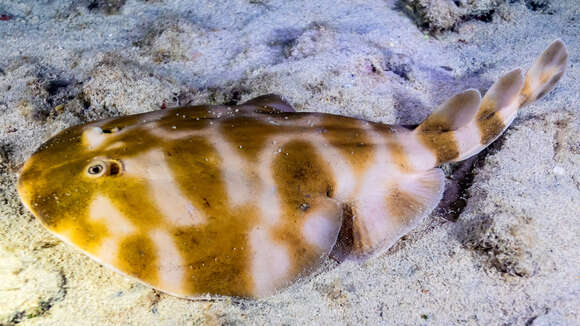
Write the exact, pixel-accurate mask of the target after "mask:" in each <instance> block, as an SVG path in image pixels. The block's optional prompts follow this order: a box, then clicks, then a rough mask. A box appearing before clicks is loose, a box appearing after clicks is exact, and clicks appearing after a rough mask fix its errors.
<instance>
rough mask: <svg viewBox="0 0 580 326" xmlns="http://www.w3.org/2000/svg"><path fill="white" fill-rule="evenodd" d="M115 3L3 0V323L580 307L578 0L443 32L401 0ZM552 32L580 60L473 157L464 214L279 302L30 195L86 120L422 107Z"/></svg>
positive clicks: (354, 317) (299, 319)
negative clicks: (23, 182) (230, 286)
mask: <svg viewBox="0 0 580 326" xmlns="http://www.w3.org/2000/svg"><path fill="white" fill-rule="evenodd" d="M105 2H107V1H104V0H98V1H92V0H91V1H89V0H86V1H38V2H33V1H24V0H21V1H9V0H0V15H2V14H4V15H7V16H9V18H11V19H9V20H0V187H1V190H0V325H13V324H18V323H20V324H23V325H107V324H123V325H176V324H188V325H189V324H192V325H197V324H292V325H294V324H298V325H303V324H327V325H336V324H351V325H354V324H409V325H422V324H433V325H451V324H458V325H465V324H469V325H504V324H515V325H524V324H526V325H578V324H580V310H579V308H578V307H580V240H579V239H580V137H579V135H580V133H579V131H580V122H579V121H580V120H579V110H578V107H579V105H580V96H579V92H578V90H579V89H580V84H579V83H578V79H579V78H580V73H579V59H580V26H579V20H580V4H579V3H578V2H577V1H551V2H550V7H549V8H547V9H546V10H545V11H541V10H540V11H532V10H530V9H529V8H527V7H526V6H525V5H524V4H523V2H528V3H531V2H534V1H522V2H521V3H520V2H516V3H512V4H509V5H500V6H499V7H498V8H496V10H495V13H494V14H493V15H491V17H492V18H493V21H492V22H488V23H486V22H482V21H479V20H470V21H468V22H465V23H463V24H461V25H459V27H458V28H457V32H444V33H442V34H437V35H436V37H433V36H429V35H426V34H424V33H423V32H421V31H420V30H419V29H417V26H416V25H415V24H414V22H413V21H412V20H411V19H409V18H408V17H407V16H405V15H404V14H403V13H402V12H401V11H399V10H395V9H394V8H395V3H394V1H383V0H374V1H334V0H320V1H312V2H311V1H304V2H296V3H294V2H292V3H291V2H289V1H274V0H272V1H269V0H264V1H259V0H254V1H241V0H239V1H227V3H226V2H225V1H224V2H223V3H224V4H216V1H197V2H196V3H195V4H191V3H190V1H175V2H171V1H162V0H158V1H154V0H152V1H135V0H132V1H127V3H126V4H125V5H123V6H122V7H121V8H120V11H118V12H117V13H114V12H113V13H112V14H111V15H107V14H106V13H105V12H106V11H107V10H105V9H103V5H102V3H105ZM108 2H109V3H114V2H122V1H108ZM535 2H542V1H535ZM219 3H222V2H219ZM91 4H101V5H100V6H97V8H95V9H92V10H89V9H87V8H88V7H93V6H91ZM111 10H112V9H111ZM112 11H114V10H112ZM555 38H562V39H563V40H564V42H565V43H566V44H567V45H568V49H569V52H570V60H569V65H568V71H567V73H566V74H565V76H564V77H563V79H562V80H561V82H560V84H559V85H558V86H557V88H556V89H555V90H554V91H552V92H551V93H550V94H548V95H547V96H546V97H545V98H544V99H542V100H540V101H539V102H537V103H534V104H533V105H531V106H529V107H528V108H526V109H525V110H524V111H523V112H522V113H521V114H520V116H519V117H518V118H517V119H516V120H515V122H514V123H513V125H512V127H511V128H510V129H509V130H508V131H507V133H506V135H505V136H504V137H502V138H500V139H499V140H498V142H497V143H496V144H494V145H492V148H491V150H488V151H485V152H484V153H481V154H480V155H479V156H478V158H477V159H476V160H475V161H476V166H475V167H474V168H473V170H472V171H471V173H470V174H468V175H470V176H474V177H473V183H472V184H471V186H470V187H469V189H468V191H467V194H468V195H469V198H468V200H467V206H466V208H465V209H464V210H463V211H462V212H461V214H460V215H459V218H458V220H457V221H456V222H448V221H446V220H445V219H444V217H445V216H448V215H445V214H443V212H442V211H439V213H436V214H433V215H432V216H431V217H430V218H429V219H428V221H427V222H426V223H424V224H423V225H422V226H420V227H419V228H418V230H416V231H414V232H412V233H411V234H410V235H408V236H407V237H405V238H404V239H402V240H401V241H399V242H398V243H397V245H396V246H395V248H393V249H392V250H390V251H389V252H388V253H387V254H384V255H382V256H379V257H377V258H374V259H371V260H369V261H367V262H365V263H362V264H355V263H352V262H347V263H343V264H340V265H338V264H335V263H331V262H329V263H328V266H327V267H326V270H325V271H323V272H322V273H320V274H318V275H317V276H315V277H313V278H312V279H311V280H309V281H307V282H302V283H299V284H296V285H294V286H292V287H291V288H290V289H288V290H286V291H284V292H282V293H281V294H279V295H276V296H274V297H272V298H269V299H267V300H263V301H244V300H218V301H208V302H193V301H187V300H182V299H177V298H174V297H171V296H167V295H164V294H157V293H156V292H154V291H152V290H151V289H149V288H147V287H145V286H142V285H139V284H136V283H134V282H131V281H129V280H126V279H125V278H123V277H122V276H119V275H117V274H115V273H113V272H111V271H109V270H107V269H104V268H103V267H101V266H99V265H98V264H96V263H94V262H92V261H91V260H90V259H89V258H87V257H85V256H84V255H82V254H80V253H79V252H77V251H75V250H74V249H73V248H70V247H68V246H66V245H64V244H62V243H61V242H60V241H58V240H57V239H55V238H53V237H52V236H50V235H49V234H48V232H46V231H45V230H44V229H43V228H42V226H41V225H40V224H39V223H38V222H37V221H36V220H35V219H34V218H33V217H32V216H31V214H30V213H28V212H27V211H26V210H25V209H24V208H23V207H22V206H21V205H20V203H19V200H18V197H17V195H16V190H15V185H14V181H15V179H16V172H17V170H18V168H19V166H20V165H21V164H22V163H23V162H24V160H25V159H26V158H27V157H28V156H29V155H30V154H31V153H32V152H33V150H34V149H35V148H36V147H38V146H39V145H40V144H41V143H42V142H44V141H45V140H46V139H47V138H48V137H49V136H50V135H51V134H53V133H55V132H57V131H59V130H61V129H62V128H64V127H67V126H70V125H73V124H77V123H80V122H84V121H88V120H92V119H97V118H100V117H108V116H113V115H122V114H128V113H135V112H146V111H151V110H155V109H158V108H159V107H160V106H161V105H162V103H163V102H165V103H166V105H167V106H175V105H179V104H187V103H192V104H201V103H222V102H228V101H231V100H236V99H238V100H239V99H241V100H246V99H248V98H251V97H253V96H256V95H261V94H265V93H278V94H282V95H284V96H285V97H286V98H287V99H288V100H289V102H290V103H293V104H294V105H295V106H296V108H297V109H298V110H299V111H320V112H332V113H337V114H344V115H349V116H355V117H364V118H366V119H369V120H373V121H381V122H385V123H402V124H416V123H418V122H420V121H421V119H422V118H424V117H425V116H427V115H428V113H429V112H430V111H431V110H432V108H433V107H435V106H436V105H437V104H439V103H440V102H442V101H443V100H444V99H446V98H448V97H449V96H451V95H453V94H454V93H456V92H459V91H461V90H463V89H466V88H469V87H474V88H477V89H480V90H481V91H482V92H484V91H485V90H486V89H487V88H488V87H489V86H490V85H491V83H492V82H493V81H494V80H496V79H497V78H498V77H499V76H500V75H501V74H502V73H505V72H507V71H509V70H511V69H512V68H516V67H518V66H524V67H527V66H529V64H530V63H531V62H532V61H533V59H535V57H536V56H537V55H539V54H540V52H541V51H542V50H543V48H544V47H545V46H547V45H548V44H549V43H550V42H551V41H552V40H553V39H555ZM442 66H444V67H445V68H443V67H442ZM55 81H60V82H55ZM58 105H64V106H60V107H58V109H55V106H58ZM460 166H461V165H460ZM463 167H464V169H466V170H469V165H463ZM452 168H453V167H449V166H448V167H446V170H447V171H451V170H452ZM455 175H456V176H457V175H458V174H455ZM460 181H461V182H463V181H465V179H462V180H460ZM468 183H469V182H468ZM453 200H454V198H451V201H453Z"/></svg>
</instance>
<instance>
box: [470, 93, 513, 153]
mask: <svg viewBox="0 0 580 326" xmlns="http://www.w3.org/2000/svg"><path fill="white" fill-rule="evenodd" d="M496 106H497V105H496V103H495V101H493V100H491V99H489V98H485V97H484V98H483V101H482V102H481V108H480V109H479V112H477V116H476V120H475V121H476V122H477V127H478V128H479V134H480V136H481V140H480V142H481V144H482V145H487V144H489V143H491V142H492V141H493V140H494V139H495V138H496V137H497V136H499V135H500V134H501V133H502V131H503V130H504V129H505V128H506V125H505V123H504V122H503V120H502V118H501V117H500V116H499V114H498V113H497V112H496V110H497V108H496Z"/></svg>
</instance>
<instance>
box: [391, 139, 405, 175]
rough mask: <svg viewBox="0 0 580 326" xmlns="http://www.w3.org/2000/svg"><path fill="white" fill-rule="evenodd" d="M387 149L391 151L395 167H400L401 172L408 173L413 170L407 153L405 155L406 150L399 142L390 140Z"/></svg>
mask: <svg viewBox="0 0 580 326" xmlns="http://www.w3.org/2000/svg"><path fill="white" fill-rule="evenodd" d="M387 147H388V149H389V153H390V157H391V160H392V162H393V163H394V164H395V166H397V167H398V169H399V171H401V172H408V171H410V170H411V167H410V165H409V161H408V159H407V153H405V148H404V147H403V145H401V144H400V143H399V142H397V141H396V140H394V139H389V141H388V142H387Z"/></svg>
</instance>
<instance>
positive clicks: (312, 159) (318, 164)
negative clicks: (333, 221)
mask: <svg viewBox="0 0 580 326" xmlns="http://www.w3.org/2000/svg"><path fill="white" fill-rule="evenodd" d="M272 171H273V173H274V180H275V182H276V185H277V186H278V192H279V194H280V203H281V206H282V207H281V212H282V213H281V221H280V222H281V223H280V224H279V225H277V226H276V227H275V229H274V232H273V234H272V235H273V237H274V238H275V239H277V240H278V241H279V242H280V244H281V245H283V246H285V247H286V248H287V249H288V251H289V258H290V263H291V267H290V273H289V275H290V277H291V279H289V281H290V280H292V279H294V278H296V277H298V276H299V275H302V274H307V273H308V272H310V271H311V269H312V268H313V266H315V265H316V264H317V263H318V262H319V261H320V256H321V254H324V253H321V252H319V251H318V249H317V248H316V247H313V246H312V245H310V244H309V243H308V242H307V241H306V240H305V239H304V237H303V235H302V230H303V225H304V222H306V218H305V217H306V216H307V214H308V213H309V212H311V211H313V210H316V209H317V208H318V205H319V204H318V203H319V202H320V201H322V200H326V198H327V197H326V196H327V192H328V191H329V189H333V188H334V187H335V182H334V180H333V179H332V175H330V174H329V172H328V171H331V170H330V168H329V167H328V165H327V164H326V163H325V162H324V161H323V160H321V159H320V157H319V154H318V153H317V151H316V150H315V149H314V147H313V146H312V145H311V144H309V143H308V142H305V141H298V140H297V141H292V142H289V143H287V144H286V145H284V146H283V147H282V152H281V153H279V154H278V156H277V157H276V158H275V159H274V162H273V164H272ZM339 214H340V213H339V212H337V215H339ZM335 218H337V219H338V218H340V216H336V217H335Z"/></svg>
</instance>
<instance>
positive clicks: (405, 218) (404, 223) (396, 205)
mask: <svg viewBox="0 0 580 326" xmlns="http://www.w3.org/2000/svg"><path fill="white" fill-rule="evenodd" d="M387 207H388V210H389V214H390V215H391V216H392V217H394V218H395V220H394V221H393V222H395V224H396V225H398V226H400V228H401V229H402V228H405V227H408V226H409V225H410V224H411V222H412V221H413V220H414V218H415V217H417V216H419V215H421V214H423V213H424V211H425V205H424V203H422V202H421V201H420V200H418V199H416V198H415V197H414V196H412V195H411V194H409V193H406V192H404V191H402V190H400V189H399V188H397V187H394V188H393V189H392V190H391V192H390V193H389V194H388V196H387Z"/></svg>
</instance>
